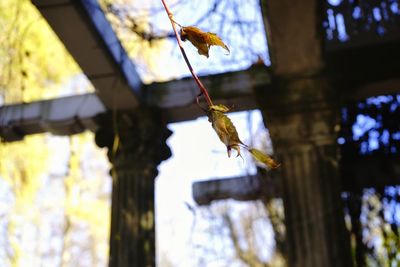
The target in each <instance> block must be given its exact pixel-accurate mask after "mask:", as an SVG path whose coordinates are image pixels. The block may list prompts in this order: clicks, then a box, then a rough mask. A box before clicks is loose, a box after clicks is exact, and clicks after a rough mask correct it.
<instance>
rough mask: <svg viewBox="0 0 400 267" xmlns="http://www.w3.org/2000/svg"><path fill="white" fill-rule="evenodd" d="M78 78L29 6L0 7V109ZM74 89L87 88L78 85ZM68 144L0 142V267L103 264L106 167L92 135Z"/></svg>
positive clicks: (23, 1)
mask: <svg viewBox="0 0 400 267" xmlns="http://www.w3.org/2000/svg"><path fill="white" fill-rule="evenodd" d="M79 75H80V70H79V67H78V66H77V64H76V63H75V61H74V60H73V59H72V57H71V56H70V55H69V53H68V52H67V51H66V49H65V48H64V46H63V45H62V43H61V42H60V41H59V40H58V38H57V37H56V35H55V34H54V33H53V31H52V30H51V28H50V27H49V25H48V24H47V23H46V21H45V20H44V19H43V18H42V17H41V15H40V14H39V12H38V11H37V10H36V8H35V7H34V6H33V5H32V3H31V2H30V1H28V0H17V1H13V0H4V1H1V2H0V105H2V104H12V103H16V102H30V101H34V100H39V99H46V98H51V97H55V96H57V95H59V94H65V93H66V92H65V91H68V90H71V88H70V84H69V83H70V82H71V81H74V80H76V79H77V78H79ZM78 87H80V88H79V89H78V91H82V88H84V89H83V90H91V88H89V87H88V84H86V83H84V82H80V83H79V86H78ZM72 89H74V88H72ZM67 93H68V92H67ZM0 120H1V117H0ZM69 140H70V142H68V138H59V137H58V138H54V137H51V136H50V135H44V134H43V135H35V136H28V137H26V138H25V139H24V140H23V141H20V142H16V143H0V159H1V160H0V179H1V180H2V183H1V187H2V188H1V190H2V191H5V192H7V196H8V197H7V198H2V199H1V202H2V203H1V204H2V205H1V206H7V207H8V208H7V209H6V210H4V211H3V210H2V214H1V215H2V216H1V217H0V222H1V224H0V225H1V227H2V228H1V230H0V233H1V236H0V241H1V244H2V246H1V247H0V266H98V265H105V264H106V262H107V253H108V229H109V221H110V218H109V206H110V203H109V194H110V189H109V187H108V189H107V183H105V179H107V178H105V177H107V175H106V173H107V171H108V163H106V159H105V156H104V153H103V151H100V149H98V148H97V147H96V146H95V145H94V142H93V135H92V134H81V135H77V136H74V137H71V138H70V139H69ZM66 141H67V142H66ZM68 154H70V160H69V167H70V169H69V170H68V171H67V169H68ZM87 158H91V159H92V158H99V160H98V161H96V162H93V163H88V162H87V161H86V159H87ZM101 159H103V160H101ZM93 164H95V165H93ZM65 175H67V177H65V179H64V176H65ZM82 236H86V237H87V238H84V239H82ZM3 245H4V246H3ZM87 255H88V256H87ZM82 259H83V260H82Z"/></svg>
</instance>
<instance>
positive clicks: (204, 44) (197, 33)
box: [181, 26, 230, 57]
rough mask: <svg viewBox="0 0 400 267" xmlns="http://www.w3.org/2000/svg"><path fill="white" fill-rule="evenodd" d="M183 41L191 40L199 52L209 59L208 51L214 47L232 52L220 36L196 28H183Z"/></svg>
mask: <svg viewBox="0 0 400 267" xmlns="http://www.w3.org/2000/svg"><path fill="white" fill-rule="evenodd" d="M181 39H182V41H186V39H187V40H189V41H190V42H191V43H192V44H193V45H194V46H195V47H196V48H197V52H198V53H199V54H200V55H203V56H206V57H208V51H209V49H210V47H211V46H212V45H216V46H220V47H222V48H224V49H226V50H227V51H228V52H230V51H229V48H228V46H226V44H224V42H223V41H222V40H221V38H219V37H218V35H216V34H215V33H212V32H203V31H202V30H200V29H199V28H197V27H194V26H188V27H182V28H181Z"/></svg>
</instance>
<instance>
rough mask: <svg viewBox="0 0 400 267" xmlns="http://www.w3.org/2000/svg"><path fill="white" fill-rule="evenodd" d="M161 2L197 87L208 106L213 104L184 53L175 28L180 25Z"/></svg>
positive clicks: (163, 1) (163, 0)
mask: <svg viewBox="0 0 400 267" xmlns="http://www.w3.org/2000/svg"><path fill="white" fill-rule="evenodd" d="M161 2H162V3H163V5H164V8H165V12H167V14H168V18H169V20H170V22H171V25H172V29H173V30H174V33H175V38H176V40H177V41H178V46H179V49H180V50H181V53H182V56H183V58H184V59H185V62H186V65H187V66H188V68H189V71H190V73H191V74H192V76H193V78H194V80H195V82H196V83H197V86H198V87H199V89H200V92H201V94H202V95H204V98H205V99H206V101H207V104H208V106H209V107H210V106H212V105H213V103H212V101H211V98H210V96H209V94H208V91H207V89H206V87H205V86H204V85H203V83H202V82H201V81H200V79H199V77H198V76H197V75H196V73H195V72H194V70H193V67H192V65H191V64H190V62H189V59H188V57H187V55H186V52H185V49H184V48H183V45H182V40H181V37H180V36H179V33H178V30H177V29H176V25H178V26H180V27H181V25H180V24H178V23H176V22H175V20H174V15H173V14H172V12H171V10H170V9H169V7H168V5H167V3H166V2H165V0H161Z"/></svg>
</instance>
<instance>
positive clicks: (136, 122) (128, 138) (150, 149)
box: [96, 108, 172, 177]
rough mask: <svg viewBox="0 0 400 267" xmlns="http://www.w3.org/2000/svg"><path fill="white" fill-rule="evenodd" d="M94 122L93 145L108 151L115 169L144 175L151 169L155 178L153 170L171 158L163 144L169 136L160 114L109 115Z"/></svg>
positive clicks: (148, 111) (154, 111)
mask: <svg viewBox="0 0 400 267" xmlns="http://www.w3.org/2000/svg"><path fill="white" fill-rule="evenodd" d="M97 119H98V121H99V124H100V125H101V127H100V128H99V129H98V131H97V132H96V143H97V145H98V146H99V147H107V148H108V153H107V155H108V158H109V160H110V161H111V162H112V163H113V167H114V168H115V169H121V168H122V169H125V170H128V169H129V170H131V171H134V172H139V173H141V174H144V173H143V172H146V171H150V169H151V168H152V169H155V170H153V171H152V172H154V171H155V172H156V173H153V174H152V176H154V177H155V176H156V175H157V170H156V169H157V166H158V165H159V164H160V163H161V162H162V161H163V160H166V159H168V158H169V157H170V156H171V150H170V149H169V147H168V146H167V144H166V140H167V138H168V137H169V136H170V135H171V133H172V132H171V131H170V130H169V129H168V128H167V127H166V123H165V122H164V121H163V120H162V116H161V112H160V110H158V109H150V108H138V109H135V110H133V111H110V112H108V113H106V114H103V115H100V116H99V117H98V118H97ZM146 166H149V167H150V169H148V168H146Z"/></svg>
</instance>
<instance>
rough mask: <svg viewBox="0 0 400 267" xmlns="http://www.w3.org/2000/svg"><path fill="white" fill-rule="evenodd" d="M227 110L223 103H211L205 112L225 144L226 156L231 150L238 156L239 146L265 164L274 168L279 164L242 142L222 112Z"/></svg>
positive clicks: (229, 154) (233, 126)
mask: <svg viewBox="0 0 400 267" xmlns="http://www.w3.org/2000/svg"><path fill="white" fill-rule="evenodd" d="M226 112H229V108H228V107H226V106H224V105H212V106H210V107H209V110H208V112H207V115H208V120H209V121H210V122H211V125H212V127H213V128H214V130H215V132H216V133H217V135H218V137H219V139H220V140H221V141H222V142H223V143H224V144H225V145H226V148H227V151H228V157H230V156H231V150H232V149H234V150H236V151H237V153H238V154H237V156H240V147H243V148H245V149H246V150H248V151H249V152H250V153H251V155H252V156H253V158H254V159H255V160H256V161H258V162H259V163H262V164H264V165H265V166H267V167H269V168H271V169H275V168H278V167H279V166H280V164H278V163H276V162H275V161H274V160H273V159H272V158H271V157H270V156H268V155H267V154H265V153H263V152H261V151H260V150H258V149H255V148H250V147H249V146H247V145H246V144H244V143H243V142H242V141H241V140H240V138H239V135H238V133H237V130H236V127H235V125H233V123H232V121H231V120H230V119H229V118H228V116H226V115H225V114H224V113H226Z"/></svg>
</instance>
